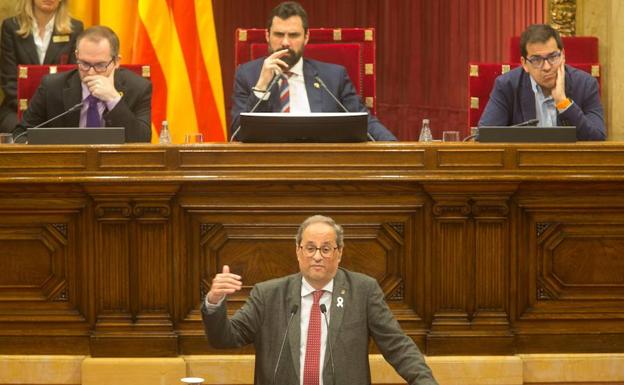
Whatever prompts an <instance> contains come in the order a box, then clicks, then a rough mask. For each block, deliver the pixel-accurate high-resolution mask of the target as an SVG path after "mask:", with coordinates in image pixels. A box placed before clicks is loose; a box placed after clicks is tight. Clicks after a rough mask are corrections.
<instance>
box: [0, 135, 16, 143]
mask: <svg viewBox="0 0 624 385" xmlns="http://www.w3.org/2000/svg"><path fill="white" fill-rule="evenodd" d="M11 143H13V134H9V133H6V132H3V133H0V144H11Z"/></svg>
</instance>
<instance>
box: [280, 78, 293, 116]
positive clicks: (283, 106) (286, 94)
mask: <svg viewBox="0 0 624 385" xmlns="http://www.w3.org/2000/svg"><path fill="white" fill-rule="evenodd" d="M291 75H292V72H284V73H283V74H282V76H281V77H280V79H279V81H278V83H279V93H280V112H290V89H289V88H290V87H288V79H289V78H290V76H291Z"/></svg>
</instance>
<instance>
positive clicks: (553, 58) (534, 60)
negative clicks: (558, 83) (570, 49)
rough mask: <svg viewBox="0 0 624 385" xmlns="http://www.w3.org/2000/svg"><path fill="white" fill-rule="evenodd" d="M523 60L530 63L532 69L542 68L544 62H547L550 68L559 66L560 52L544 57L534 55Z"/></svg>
mask: <svg viewBox="0 0 624 385" xmlns="http://www.w3.org/2000/svg"><path fill="white" fill-rule="evenodd" d="M525 59H526V61H528V62H529V63H531V65H532V66H533V68H542V67H543V66H544V62H545V61H548V63H549V64H550V65H551V66H554V65H557V64H559V62H560V61H561V51H557V52H553V53H551V54H549V55H546V56H539V55H534V56H531V57H525Z"/></svg>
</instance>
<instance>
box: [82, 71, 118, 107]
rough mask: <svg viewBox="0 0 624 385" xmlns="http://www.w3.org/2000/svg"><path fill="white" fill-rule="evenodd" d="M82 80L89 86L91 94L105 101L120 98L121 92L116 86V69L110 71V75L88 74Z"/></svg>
mask: <svg viewBox="0 0 624 385" xmlns="http://www.w3.org/2000/svg"><path fill="white" fill-rule="evenodd" d="M82 82H83V83H84V84H86V86H87V87H88V88H89V92H90V93H91V95H93V96H95V97H96V98H98V99H100V100H102V101H104V102H110V101H112V100H115V99H117V98H119V92H118V91H117V89H116V88H115V71H114V70H113V71H110V73H109V74H108V75H105V74H102V75H100V74H95V75H87V76H85V77H84V78H83V79H82Z"/></svg>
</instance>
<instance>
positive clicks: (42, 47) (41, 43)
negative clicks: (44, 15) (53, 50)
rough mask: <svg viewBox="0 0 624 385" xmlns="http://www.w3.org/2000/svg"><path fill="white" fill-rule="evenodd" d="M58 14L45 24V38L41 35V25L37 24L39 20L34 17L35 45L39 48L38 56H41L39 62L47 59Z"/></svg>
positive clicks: (33, 32) (41, 62)
mask: <svg viewBox="0 0 624 385" xmlns="http://www.w3.org/2000/svg"><path fill="white" fill-rule="evenodd" d="M55 19H56V16H55V17H53V18H52V20H50V21H48V24H46V26H45V31H44V33H43V38H41V36H39V26H38V25H37V20H35V19H33V30H32V34H33V39H34V40H35V47H36V48H37V56H38V57H39V64H43V60H44V59H45V55H46V52H47V51H48V47H49V46H50V40H51V39H52V32H54V20H55Z"/></svg>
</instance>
